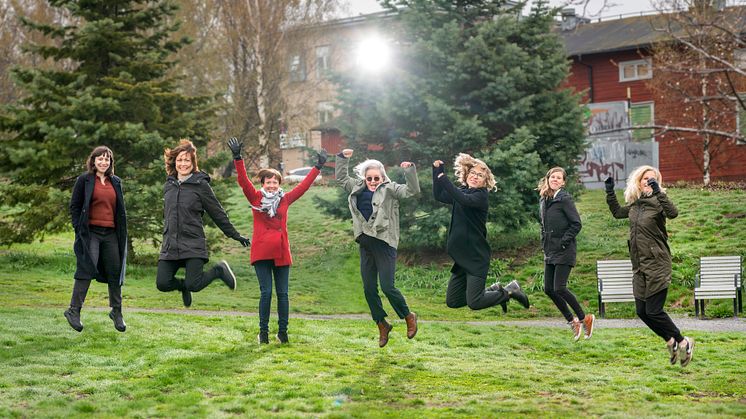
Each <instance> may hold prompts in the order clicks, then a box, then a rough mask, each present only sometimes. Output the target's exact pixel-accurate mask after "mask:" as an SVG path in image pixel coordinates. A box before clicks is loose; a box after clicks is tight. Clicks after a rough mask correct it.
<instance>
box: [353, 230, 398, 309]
mask: <svg viewBox="0 0 746 419" xmlns="http://www.w3.org/2000/svg"><path fill="white" fill-rule="evenodd" d="M358 243H359V244H360V276H361V277H362V278H363V291H364V292H365V301H367V302H368V308H370V315H371V317H373V321H375V322H376V323H379V322H381V321H383V320H384V319H385V318H386V316H387V315H388V314H386V311H385V310H384V309H383V304H382V302H381V297H380V296H379V295H378V282H379V279H380V283H381V291H383V294H384V295H385V296H386V298H388V300H389V303H390V304H391V307H393V308H394V311H395V312H396V315H397V316H399V318H400V319H403V318H404V317H406V316H407V315H408V314H409V307H408V306H407V301H406V300H405V299H404V296H403V295H402V293H401V291H399V289H398V288H396V285H394V275H395V273H396V249H394V248H393V247H391V246H389V245H388V244H387V243H386V242H385V241H383V240H379V239H377V238H375V237H371V236H368V235H365V234H362V235H361V236H360V237H359V238H358Z"/></svg>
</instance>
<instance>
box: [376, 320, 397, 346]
mask: <svg viewBox="0 0 746 419" xmlns="http://www.w3.org/2000/svg"><path fill="white" fill-rule="evenodd" d="M393 328H394V326H392V325H390V324H388V322H387V321H386V320H381V321H380V322H378V346H379V347H380V348H383V347H384V346H386V344H387V343H389V332H391V329H393Z"/></svg>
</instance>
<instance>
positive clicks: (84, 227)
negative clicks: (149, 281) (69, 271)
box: [70, 173, 127, 285]
mask: <svg viewBox="0 0 746 419" xmlns="http://www.w3.org/2000/svg"><path fill="white" fill-rule="evenodd" d="M109 181H111V185H112V186H113V187H114V192H115V193H116V195H117V204H116V210H115V214H114V230H115V231H116V233H117V241H118V244H119V257H120V261H121V266H122V270H121V271H120V272H119V275H118V276H117V277H116V278H105V277H104V276H103V272H105V271H104V270H103V269H102V268H103V263H104V261H103V258H99V261H98V266H93V259H91V255H90V250H89V249H90V244H91V230H90V228H89V225H88V221H89V218H88V217H89V215H90V214H89V212H90V208H91V197H92V196H93V186H94V185H95V183H94V182H96V175H95V174H91V173H83V174H82V175H80V176H78V179H77V180H76V181H75V186H73V193H72V197H71V198H70V218H71V221H72V225H73V229H75V243H74V244H73V251H74V252H75V258H76V262H77V263H76V268H75V279H95V280H96V281H98V282H107V283H108V282H109V281H118V282H119V285H122V284H124V274H125V271H126V269H125V267H126V266H127V212H126V210H125V206H124V194H123V193H122V180H121V179H119V178H118V177H117V176H114V175H111V176H109Z"/></svg>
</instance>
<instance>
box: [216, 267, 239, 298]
mask: <svg viewBox="0 0 746 419" xmlns="http://www.w3.org/2000/svg"><path fill="white" fill-rule="evenodd" d="M215 268H216V269H217V272H218V275H219V276H220V279H222V280H223V282H225V285H227V286H228V288H230V289H231V290H233V291H235V290H236V275H233V271H232V270H231V267H230V266H229V265H228V262H227V261H225V260H221V261H220V262H218V264H217V265H215Z"/></svg>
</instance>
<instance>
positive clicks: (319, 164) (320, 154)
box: [314, 148, 327, 170]
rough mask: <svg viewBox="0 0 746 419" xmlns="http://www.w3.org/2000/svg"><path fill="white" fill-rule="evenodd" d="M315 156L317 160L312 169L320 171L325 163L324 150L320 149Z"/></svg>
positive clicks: (325, 155)
mask: <svg viewBox="0 0 746 419" xmlns="http://www.w3.org/2000/svg"><path fill="white" fill-rule="evenodd" d="M316 156H317V158H318V159H319V160H318V162H317V163H316V165H315V166H314V167H315V168H317V169H319V170H321V168H322V167H324V163H326V157H327V154H326V150H324V149H323V148H322V149H321V150H319V151H317V152H316Z"/></svg>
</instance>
